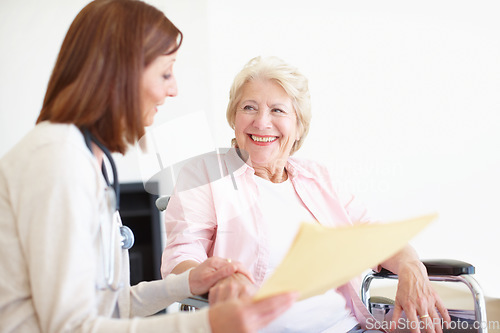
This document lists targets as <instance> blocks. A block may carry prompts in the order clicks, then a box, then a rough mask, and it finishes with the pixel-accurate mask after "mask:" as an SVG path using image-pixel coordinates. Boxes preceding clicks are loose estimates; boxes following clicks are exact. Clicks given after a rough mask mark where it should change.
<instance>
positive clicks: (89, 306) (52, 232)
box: [0, 0, 295, 332]
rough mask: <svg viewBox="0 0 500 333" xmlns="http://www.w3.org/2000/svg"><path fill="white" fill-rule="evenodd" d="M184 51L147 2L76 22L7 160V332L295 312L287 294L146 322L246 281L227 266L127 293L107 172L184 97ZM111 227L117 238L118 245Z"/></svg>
mask: <svg viewBox="0 0 500 333" xmlns="http://www.w3.org/2000/svg"><path fill="white" fill-rule="evenodd" d="M181 42H182V34H181V32H180V31H179V30H178V29H177V28H176V27H175V26H174V25H173V24H172V23H171V22H170V21H169V20H168V19H167V18H166V17H165V16H164V14H163V13H162V12H160V11H158V10H157V9H155V8H154V7H152V6H150V5H147V4H145V3H143V2H140V1H134V0H96V1H93V2H91V3H90V4H88V5H87V6H86V7H85V8H83V10H82V11H81V12H80V13H79V14H78V15H77V17H76V18H75V20H74V21H73V23H72V25H71V26H70V28H69V31H68V33H67V35H66V37H65V39H64V42H63V44H62V47H61V50H60V52H59V56H58V59H57V62H56V64H55V67H54V70H53V72H52V76H51V78H50V80H49V83H48V87H47V92H46V95H45V99H44V101H43V106H42V110H41V112H40V115H39V117H38V120H37V125H36V126H35V127H34V128H33V130H31V131H30V132H29V133H28V134H27V135H26V136H25V137H24V138H23V139H22V140H21V141H20V142H19V143H18V144H17V145H16V146H15V147H14V148H13V149H12V150H11V151H10V152H8V153H7V154H6V155H5V156H4V157H3V158H2V159H1V160H0V230H1V232H0V244H2V246H0V331H1V332H13V331H15V332H90V331H92V332H120V331H127V332H145V331H147V332H210V331H211V332H228V331H230V332H253V331H256V330H258V329H260V328H262V327H264V326H265V325H266V324H267V323H269V322H270V321H272V320H273V319H274V318H276V317H277V316H278V315H280V314H281V313H282V312H284V311H285V310H286V309H288V308H289V307H290V306H291V304H292V303H293V299H294V297H295V295H293V294H283V295H278V296H275V297H272V298H268V299H265V300H262V301H259V302H253V301H251V300H250V299H240V300H233V301H228V302H223V303H220V304H218V305H216V306H213V307H210V308H209V309H206V310H202V311H199V312H196V313H190V314H184V313H182V314H181V313H178V314H168V315H158V316H151V317H148V318H144V317H146V316H149V315H152V314H154V313H156V312H158V311H160V310H162V309H164V308H165V307H166V306H168V305H169V304H171V303H172V302H174V301H178V300H181V299H183V298H185V297H188V296H191V295H196V294H203V293H205V292H207V291H208V290H209V288H210V287H212V286H213V285H214V284H215V283H216V282H217V281H219V280H220V279H223V278H225V277H227V276H230V275H231V274H233V273H235V272H240V273H242V274H245V275H248V272H246V271H245V270H244V269H243V268H242V266H241V264H239V263H235V262H230V261H228V260H226V259H222V258H211V259H209V260H207V261H205V262H204V263H202V264H201V265H200V266H198V267H196V268H194V269H191V270H189V271H186V272H184V273H182V274H179V275H173V274H172V275H169V276H166V277H165V279H163V280H159V281H152V282H143V283H140V284H139V285H137V286H134V287H131V286H130V282H129V281H130V278H129V267H128V260H129V259H128V252H127V250H125V249H122V248H121V247H120V239H119V233H118V232H116V230H117V228H118V227H119V225H120V222H119V219H116V220H114V222H112V220H111V219H110V216H111V215H112V213H113V211H112V210H114V208H113V207H111V208H112V209H111V210H110V206H109V204H108V202H107V199H108V194H109V193H107V191H108V190H107V189H108V185H107V182H106V180H105V179H104V176H103V172H102V168H101V166H102V164H103V160H104V159H105V158H104V155H105V152H106V151H107V150H109V151H110V152H119V153H122V154H123V153H125V151H126V150H127V147H128V145H129V144H133V143H135V142H136V141H137V140H138V139H139V138H141V137H142V136H143V135H144V131H145V130H144V127H145V126H148V125H151V123H152V122H153V118H154V115H155V114H156V112H157V106H159V105H161V104H163V102H164V101H165V98H167V97H174V96H176V95H177V84H176V81H175V77H174V74H173V65H174V63H175V60H176V58H177V50H178V48H179V47H180V45H181ZM84 133H86V135H84ZM86 138H91V139H92V140H86ZM86 141H87V142H86ZM112 223H114V224H112ZM106 228H107V230H108V231H109V230H113V229H112V228H115V234H116V237H115V238H114V240H113V241H111V240H110V238H109V237H103V235H104V234H109V233H106V232H105V230H106ZM110 248H111V249H115V251H114V255H113V256H112V258H109V257H108V259H106V258H107V257H106V254H107V253H111V252H108V250H109V249H110ZM107 260H112V261H113V263H114V264H113V268H114V272H115V273H116V276H111V278H112V280H113V281H114V282H113V283H112V285H110V283H109V280H108V279H107V278H108V276H107V274H108V273H109V271H108V270H107V268H106V267H109V266H107V265H106V261H107Z"/></svg>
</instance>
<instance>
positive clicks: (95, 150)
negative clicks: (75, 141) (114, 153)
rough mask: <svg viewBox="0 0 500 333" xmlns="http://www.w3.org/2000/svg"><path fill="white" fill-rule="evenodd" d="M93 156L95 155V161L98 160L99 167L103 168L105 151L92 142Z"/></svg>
mask: <svg viewBox="0 0 500 333" xmlns="http://www.w3.org/2000/svg"><path fill="white" fill-rule="evenodd" d="M92 154H94V156H95V159H96V160H97V165H98V166H99V167H101V166H102V161H103V156H104V153H103V151H102V150H101V148H99V147H98V146H97V145H96V144H95V143H93V142H92Z"/></svg>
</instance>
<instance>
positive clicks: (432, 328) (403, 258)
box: [381, 245, 451, 333]
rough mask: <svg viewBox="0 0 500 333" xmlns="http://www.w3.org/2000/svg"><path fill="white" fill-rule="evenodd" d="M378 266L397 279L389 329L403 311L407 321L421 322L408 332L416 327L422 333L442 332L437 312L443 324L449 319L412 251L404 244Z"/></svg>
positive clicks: (415, 329)
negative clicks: (396, 276)
mask: <svg viewBox="0 0 500 333" xmlns="http://www.w3.org/2000/svg"><path fill="white" fill-rule="evenodd" d="M381 266H382V267H384V268H386V269H388V270H390V271H391V272H393V273H396V274H398V276H399V283H398V289H397V292H396V301H395V307H394V314H393V316H392V323H391V325H392V326H391V327H393V328H395V327H396V325H397V323H398V320H399V319H400V318H401V312H402V311H404V312H405V314H406V317H407V319H408V320H409V321H411V322H419V321H421V324H419V325H410V327H411V328H412V332H420V329H419V328H424V330H425V332H438V333H440V332H442V327H441V318H440V317H439V313H440V314H441V316H442V318H443V319H444V321H445V322H449V321H450V320H451V319H450V316H449V314H448V311H447V310H446V308H445V307H444V305H443V302H442V301H441V299H440V298H439V296H438V295H437V293H436V292H435V290H434V288H433V287H432V286H431V284H430V281H429V277H428V276H427V270H426V269H425V266H424V265H423V264H422V262H421V261H420V259H419V257H418V255H417V253H416V252H415V250H414V249H413V248H412V247H411V246H410V245H407V246H406V247H405V248H404V249H403V250H401V251H399V252H398V253H396V254H395V255H394V256H392V257H391V258H389V259H387V260H386V261H384V262H383V263H382V264H381ZM438 312H439V313H438Z"/></svg>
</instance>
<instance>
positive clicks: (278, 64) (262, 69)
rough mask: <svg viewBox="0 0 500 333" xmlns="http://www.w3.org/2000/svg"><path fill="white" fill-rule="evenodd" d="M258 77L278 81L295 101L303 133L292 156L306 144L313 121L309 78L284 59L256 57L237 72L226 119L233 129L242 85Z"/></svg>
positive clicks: (294, 104) (301, 132) (233, 142)
mask: <svg viewBox="0 0 500 333" xmlns="http://www.w3.org/2000/svg"><path fill="white" fill-rule="evenodd" d="M257 79H260V80H272V81H275V82H277V83H278V84H279V85H280V86H281V87H282V88H283V89H284V90H285V92H286V93H287V94H288V96H289V97H290V99H291V100H292V105H293V107H294V109H295V112H296V114H297V129H298V131H299V134H300V139H299V140H297V141H296V142H295V143H294V145H293V146H292V148H291V150H290V155H292V154H293V153H294V152H296V151H297V150H298V149H299V148H300V147H301V146H302V143H303V142H304V139H305V137H306V136H307V133H308V132H309V124H310V123H311V97H310V94H309V87H308V80H307V78H306V77H305V76H304V75H302V74H301V73H300V72H299V71H298V70H297V68H295V67H293V66H290V65H289V64H287V63H286V62H284V61H283V60H281V59H280V58H277V57H255V58H253V59H251V60H250V61H249V62H248V63H247V64H246V65H245V66H244V67H243V69H242V70H241V71H240V72H239V73H238V74H237V75H236V77H235V78H234V81H233V85H232V86H231V90H230V91H229V103H228V105H227V111H226V118H227V121H228V123H229V126H231V128H232V129H234V120H235V117H236V110H237V106H238V103H239V102H240V99H241V93H242V90H243V89H242V88H243V86H244V85H245V83H247V82H248V81H252V80H257ZM232 144H233V146H236V139H233V141H232Z"/></svg>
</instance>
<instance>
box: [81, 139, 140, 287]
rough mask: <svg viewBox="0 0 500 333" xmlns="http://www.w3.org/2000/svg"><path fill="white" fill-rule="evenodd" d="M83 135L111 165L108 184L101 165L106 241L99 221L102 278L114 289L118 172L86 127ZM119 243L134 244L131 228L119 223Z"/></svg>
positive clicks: (117, 218)
mask: <svg viewBox="0 0 500 333" xmlns="http://www.w3.org/2000/svg"><path fill="white" fill-rule="evenodd" d="M82 132H83V137H84V138H85V144H86V145H87V147H88V148H89V149H90V151H91V152H92V142H93V143H95V144H96V145H97V146H98V147H99V148H100V149H101V150H102V152H103V153H104V155H106V158H107V159H108V161H109V164H110V165H111V171H112V173H113V184H112V185H110V182H109V177H108V173H107V171H106V166H105V164H104V161H103V163H102V166H101V170H102V175H103V177H104V180H105V181H106V185H107V187H106V190H105V194H106V197H107V205H108V211H109V212H110V216H109V220H110V232H109V237H110V239H109V240H108V242H106V240H105V239H104V238H105V235H106V232H105V226H104V225H103V224H102V223H101V226H100V228H101V249H102V251H103V255H104V260H103V264H104V279H105V281H106V285H107V287H108V288H109V289H111V290H113V291H116V290H118V289H120V287H121V286H120V284H119V282H117V281H116V280H117V279H116V277H115V263H114V258H115V247H114V246H113V244H114V240H115V230H116V228H115V227H114V221H119V220H120V216H119V213H118V211H119V210H120V183H119V181H118V172H117V170H116V165H115V161H114V159H113V157H112V156H111V153H110V152H109V150H108V148H106V147H105V146H104V145H103V144H102V143H101V142H100V141H99V140H97V138H96V137H95V136H94V135H92V133H90V132H89V131H88V130H87V129H83V130H82ZM120 238H121V240H120V243H121V247H122V249H125V250H128V249H130V248H131V247H132V246H133V245H134V241H135V238H134V233H133V232H132V230H130V228H129V227H127V226H124V225H121V226H120ZM106 243H107V244H109V252H108V255H106V253H105V252H106V250H105V244H106Z"/></svg>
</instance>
